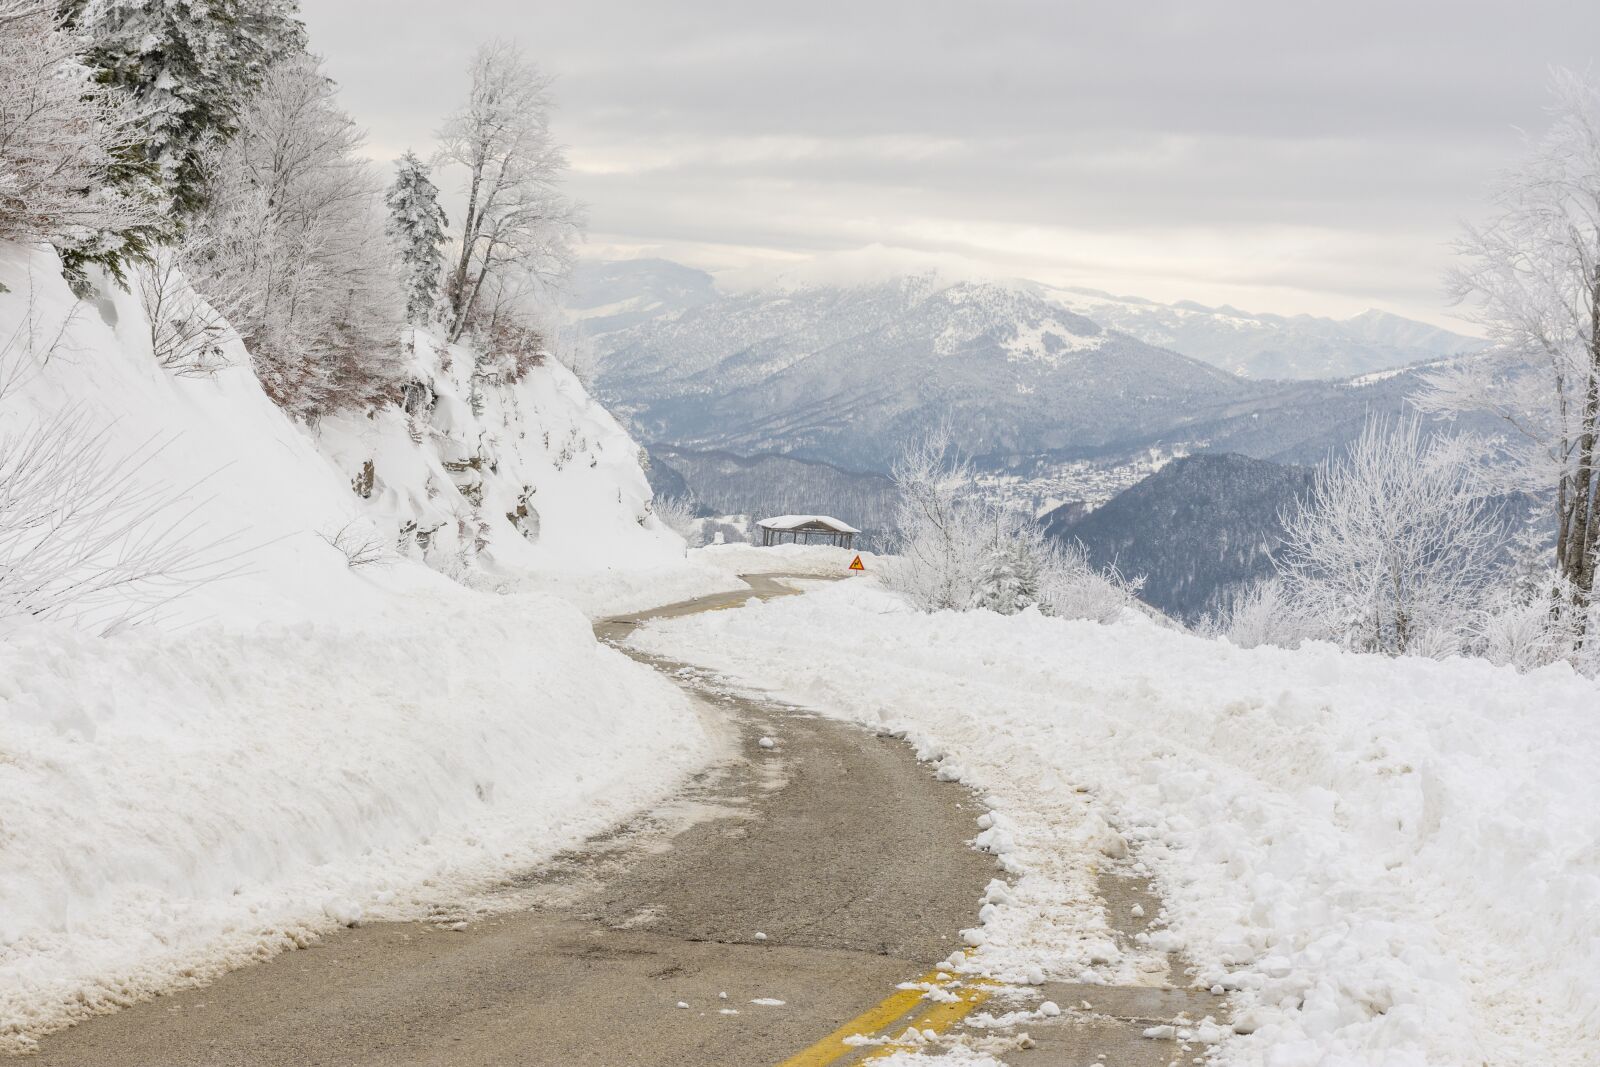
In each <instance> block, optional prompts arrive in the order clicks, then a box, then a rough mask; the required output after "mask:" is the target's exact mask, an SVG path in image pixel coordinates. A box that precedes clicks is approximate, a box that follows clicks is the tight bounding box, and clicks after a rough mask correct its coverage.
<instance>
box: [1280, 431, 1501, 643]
mask: <svg viewBox="0 0 1600 1067" xmlns="http://www.w3.org/2000/svg"><path fill="white" fill-rule="evenodd" d="M1479 456H1480V448H1479V446H1478V445H1477V444H1476V443H1475V442H1472V441H1469V440H1468V439H1466V438H1462V437H1444V436H1435V437H1432V438H1427V437H1425V435H1424V434H1423V432H1422V428H1421V424H1420V420H1418V419H1417V418H1415V417H1412V418H1408V419H1405V420H1402V421H1401V422H1400V423H1399V424H1398V425H1389V424H1386V423H1384V422H1382V421H1373V422H1371V423H1369V424H1368V425H1367V426H1366V428H1365V429H1364V430H1363V431H1362V434H1361V437H1360V438H1359V439H1358V440H1357V441H1356V442H1355V444H1354V445H1352V446H1351V448H1350V449H1349V451H1348V452H1347V453H1346V454H1345V456H1344V457H1343V458H1340V459H1337V460H1332V461H1330V462H1328V463H1327V464H1325V465H1324V466H1323V467H1322V468H1321V469H1320V470H1319V471H1318V472H1317V478H1316V481H1315V482H1314V483H1313V486H1312V490H1311V494H1310V496H1309V498H1308V499H1306V500H1304V501H1301V502H1300V503H1299V504H1298V506H1297V507H1296V508H1295V510H1294V511H1292V512H1291V513H1290V514H1288V515H1285V516H1284V520H1283V521H1284V550H1283V556H1282V558H1281V559H1280V560H1279V561H1278V562H1279V565H1280V569H1281V573H1282V575H1283V579H1284V583H1285V586H1286V587H1287V590H1288V594H1289V598H1290V600H1291V601H1292V602H1293V603H1294V604H1295V606H1296V609H1297V611H1299V612H1300V613H1302V614H1303V615H1304V616H1305V617H1306V618H1307V619H1310V620H1314V622H1315V624H1316V625H1318V626H1320V627H1321V628H1322V629H1323V631H1324V632H1325V633H1327V634H1328V636H1331V637H1335V638H1337V639H1339V640H1342V641H1343V642H1344V643H1345V644H1347V645H1348V646H1350V647H1352V648H1357V649H1360V650H1363V651H1370V652H1387V653H1390V654H1403V653H1406V652H1408V651H1413V652H1414V651H1416V650H1417V644H1418V642H1419V641H1422V640H1427V641H1430V642H1432V641H1436V639H1437V637H1438V635H1440V634H1453V633H1459V632H1460V631H1461V630H1462V628H1463V627H1464V626H1465V625H1466V624H1467V622H1468V620H1469V617H1470V616H1471V613H1472V612H1473V610H1474V609H1475V608H1476V606H1477V603H1478V599H1479V597H1480V596H1481V594H1482V593H1483V591H1484V589H1485V587H1486V586H1487V585H1488V584H1489V582H1490V581H1491V579H1492V578H1493V577H1494V574H1495V560H1496V555H1497V550H1498V548H1499V547H1500V545H1501V544H1502V542H1503V540H1504V531H1503V528H1502V524H1501V522H1500V521H1499V518H1498V516H1497V515H1496V514H1495V512H1494V511H1493V509H1492V508H1490V507H1489V506H1488V504H1487V503H1486V500H1485V495H1484V481H1483V478H1482V471H1481V464H1480V462H1479Z"/></svg>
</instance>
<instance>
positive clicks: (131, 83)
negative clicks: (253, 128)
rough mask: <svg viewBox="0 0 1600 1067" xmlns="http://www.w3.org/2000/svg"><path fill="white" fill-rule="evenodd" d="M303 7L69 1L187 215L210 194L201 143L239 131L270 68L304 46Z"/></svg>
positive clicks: (92, 64)
mask: <svg viewBox="0 0 1600 1067" xmlns="http://www.w3.org/2000/svg"><path fill="white" fill-rule="evenodd" d="M297 8H298V2H297V0H63V2H62V5H61V15H62V18H63V21H64V22H65V24H66V25H67V26H68V27H69V28H71V29H72V30H75V31H76V32H77V33H78V34H79V35H80V37H81V38H82V39H83V41H84V46H85V49H84V55H83V62H84V63H85V64H86V65H87V66H88V67H89V68H90V69H91V70H92V71H93V72H94V76H95V80H96V81H98V82H99V83H101V84H102V85H107V86H111V87H114V88H116V89H120V90H122V91H123V92H125V93H127V94H128V95H129V96H130V97H131V98H132V99H133V100H135V101H136V102H137V104H138V106H139V108H140V110H141V112H142V113H143V114H144V116H145V123H146V126H147V130H146V138H145V146H144V154H145V156H146V157H147V159H148V160H149V162H151V163H153V164H154V165H155V167H156V168H157V169H158V172H159V175H160V180H161V184H162V186H163V188H164V189H165V191H166V193H167V195H168V196H169V197H170V198H171V200H172V202H173V204H174V206H175V207H176V208H177V210H178V213H179V215H180V216H186V215H188V214H190V213H192V212H193V211H195V210H196V209H197V208H199V207H200V206H201V204H202V203H203V202H204V197H205V192H204V190H205V182H204V168H203V165H202V154H203V152H204V151H205V150H206V148H207V147H208V146H209V145H211V144H213V143H214V142H216V141H218V140H225V139H227V138H228V137H229V136H231V135H232V133H233V132H234V129H235V125H236V122H237V118H238V114H239V109H240V108H241V107H243V106H244V103H245V102H246V100H247V99H248V98H249V96H250V94H251V92H252V90H254V89H255V88H256V86H258V85H259V84H260V83H261V78H262V76H263V74H265V72H266V70H267V68H268V67H270V66H271V65H272V64H273V63H274V62H276V61H277V60H279V59H282V58H283V57H284V56H286V55H290V54H292V53H295V52H299V51H303V50H304V48H305V42H306V37H305V27H304V26H303V25H301V23H300V22H299V20H298V19H296V18H295V12H296V10H297Z"/></svg>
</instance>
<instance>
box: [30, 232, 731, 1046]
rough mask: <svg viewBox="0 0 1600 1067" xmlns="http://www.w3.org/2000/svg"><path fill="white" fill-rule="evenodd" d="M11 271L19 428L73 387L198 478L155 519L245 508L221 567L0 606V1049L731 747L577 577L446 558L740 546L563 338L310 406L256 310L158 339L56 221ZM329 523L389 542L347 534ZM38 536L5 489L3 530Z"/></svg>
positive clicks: (605, 556) (440, 878) (151, 476)
mask: <svg viewBox="0 0 1600 1067" xmlns="http://www.w3.org/2000/svg"><path fill="white" fill-rule="evenodd" d="M0 285H3V286H4V287H5V289H6V290H8V291H5V292H0V385H3V386H4V388H0V392H3V393H4V396H3V397H0V438H3V439H4V441H5V443H4V444H3V445H0V449H4V450H5V454H7V455H17V454H19V453H17V452H16V451H14V449H15V448H16V442H17V441H19V440H22V439H24V438H25V437H26V436H27V435H29V434H30V433H32V432H33V431H34V429H35V428H37V427H39V426H41V425H52V424H54V425H59V424H60V422H61V420H63V419H74V418H75V419H76V420H77V424H78V425H80V426H81V427H82V428H83V431H82V432H83V434H84V435H87V436H88V437H92V435H94V434H103V435H105V448H104V453H103V456H104V457H113V458H114V457H133V462H132V463H131V464H130V465H128V466H127V467H124V468H119V469H118V471H117V478H118V480H119V483H120V480H121V479H124V478H125V479H126V480H127V484H128V485H130V486H132V487H133V489H134V491H135V495H136V496H137V495H140V494H145V493H146V492H148V493H150V494H155V495H157V496H159V495H160V494H162V493H175V494H176V495H177V496H178V497H179V498H180V499H179V500H177V501H176V502H175V505H174V509H169V510H170V515H169V514H168V513H163V516H162V518H164V519H165V518H169V517H172V516H175V517H176V519H175V521H176V526H177V528H178V529H179V530H181V531H182V534H183V537H184V538H185V539H186V540H185V543H186V544H190V543H192V544H193V545H195V546H203V545H205V544H208V543H210V542H212V541H215V540H217V539H226V543H225V544H224V545H222V546H220V547H219V548H217V549H215V550H208V549H205V548H200V547H197V550H196V551H197V555H198V556H199V557H200V559H199V562H200V563H201V564H203V566H202V568H201V569H202V572H203V575H204V576H205V577H208V578H210V579H211V580H210V581H209V582H207V583H205V584H203V585H201V586H199V587H198V588H193V589H190V590H189V591H188V593H187V595H185V596H183V597H181V598H179V599H177V600H174V601H171V602H170V603H164V604H162V605H160V606H159V609H158V610H157V611H155V612H154V613H153V614H149V615H146V616H142V617H141V619H140V622H141V625H140V626H139V627H137V628H134V629H126V628H123V629H122V630H120V631H118V632H112V633H110V634H109V635H108V636H98V635H100V634H101V633H102V631H103V630H105V623H106V622H107V621H108V620H111V619H115V618H116V617H117V605H116V603H114V602H111V601H108V600H105V599H102V601H101V602H99V603H96V604H94V605H92V606H91V607H92V610H89V609H85V610H82V611H78V612H74V613H69V614H68V615H66V616H65V617H62V618H56V619H43V620H41V619H40V618H37V617H32V616H27V615H18V614H16V613H15V612H3V611H0V1050H3V1049H7V1048H12V1049H14V1048H25V1047H27V1046H28V1045H29V1044H30V1042H31V1041H32V1039H33V1038H34V1037H36V1036H37V1035H38V1034H40V1033H43V1032H46V1031H47V1030H49V1029H50V1028H52V1027H54V1026H57V1025H60V1024H62V1023H64V1022H67V1021H70V1020H71V1019H73V1018H76V1017H80V1016H81V1015H83V1014H85V1013H88V1012H92V1011H94V1010H96V1009H100V1008H104V1007H105V1006H109V1005H113V1004H116V1003H118V1002H122V1001H125V1000H126V999H128V998H130V997H136V996H139V995H141V994H146V993H149V992H151V991H153V990H155V989H159V988H161V987H163V986H165V985H169V984H171V983H174V982H183V981H191V980H198V979H203V978H205V977H207V976H208V975H210V974H213V973H215V972H216V971H217V970H218V969H220V968H223V967H226V966H229V965H232V964H235V963H238V962H242V961H245V960H248V959H250V958H252V957H255V956H259V955H261V954H270V953H271V952H275V951H277V950H278V949H280V948H282V947H285V946H287V945H292V944H296V943H303V942H304V941H305V940H306V939H307V938H310V937H312V936H315V934H316V933H317V932H318V931H321V930H326V929H331V928H333V927H334V926H336V925H338V924H340V923H345V922H349V921H352V920H354V919H356V918H357V917H358V916H360V915H361V914H363V913H365V914H367V915H373V914H417V913H419V912H421V911H425V910H426V908H427V907H428V906H431V905H443V904H448V903H449V902H450V901H452V900H459V899H460V897H461V895H462V894H463V893H465V892H467V891H468V890H469V889H470V888H471V887H473V886H475V885H481V884H483V883H484V882H486V881H488V880H492V879H493V878H495V877H496V876H498V875H500V874H503V873H505V872H507V871H510V870H514V869H520V868H524V867H526V866H527V865H529V864H531V863H533V862H535V861H537V860H538V859H540V858H541V857H543V856H546V855H548V854H550V853H551V852H553V851H555V850H557V849H559V848H561V847H564V846H566V845H570V844H572V843H574V842H576V841H578V840H580V839H581V838H582V837H584V836H585V835H587V834H590V833H593V832H595V831H597V830H599V829H600V828H602V827H603V826H605V825H607V824H609V823H611V822H614V821H616V820H618V819H620V818H623V817H625V816H626V815H627V814H628V813H630V812H631V811H633V810H636V809H638V808H640V807H643V806H646V805H648V804H650V803H652V802H654V801H655V800H657V799H658V798H659V797H661V796H662V795H664V794H665V793H667V792H669V791H670V790H672V789H673V788H674V787H675V786H676V784H677V783H678V782H679V781H680V780H681V779H682V777H683V776H685V775H686V774H688V773H690V772H691V771H693V770H694V769H696V768H697V767H699V766H700V765H702V764H703V763H704V761H705V760H706V759H708V758H710V756H711V755H712V754H713V753H714V751H715V749H716V745H717V742H718V738H717V737H716V736H715V735H714V734H713V732H712V730H711V729H710V728H709V727H708V725H707V724H706V723H705V722H704V721H702V719H701V718H700V716H699V714H698V712H697V711H696V709H695V707H694V706H693V705H692V704H691V703H690V702H689V701H688V700H687V699H686V698H685V697H683V696H682V694H681V693H680V692H679V691H678V690H677V689H676V688H675V687H673V686H672V685H671V684H670V683H668V682H666V681H665V680H663V679H661V678H659V677H658V676H656V675H655V674H654V673H653V672H651V671H649V670H647V669H646V668H643V667H640V666H638V665H636V664H634V663H632V662H631V661H629V660H627V659H626V658H625V657H623V656H621V655H620V654H618V653H615V652H613V651H611V650H609V649H605V648H603V647H600V646H598V645H596V643H595V642H594V639H593V636H592V633H591V631H590V628H589V620H588V619H587V618H585V617H584V615H583V614H582V613H580V611H578V610H576V609H575V608H574V607H573V606H571V605H570V604H568V603H566V602H563V601H560V600H556V599H553V598H549V597H545V596H538V595H531V594H525V593H522V594H513V595H505V596H498V595H493V594H489V593H485V592H474V591H472V590H470V589H468V588H466V587H464V586H463V585H462V584H458V583H457V582H454V581H451V580H449V578H447V577H445V576H444V575H445V574H450V575H453V576H455V577H458V578H461V579H463V580H465V581H467V582H470V583H472V584H474V585H479V584H481V585H488V586H493V585H497V584H504V583H507V582H513V581H515V580H516V579H517V578H518V577H519V576H524V575H527V574H530V573H537V572H541V571H543V572H548V573H559V574H561V575H564V576H566V577H567V578H568V580H570V581H572V582H574V583H575V588H578V589H580V590H581V589H585V588H588V586H585V585H584V581H585V580H587V581H589V582H590V584H591V585H593V584H595V583H599V585H601V586H603V585H604V584H605V583H606V582H614V581H615V579H614V576H613V572H626V573H635V572H639V573H651V574H658V575H659V574H676V573H678V572H681V571H687V573H688V577H687V578H686V579H682V580H684V583H685V585H686V587H688V588H690V589H691V590H692V591H698V590H699V588H701V587H703V586H704V585H706V584H707V583H712V584H715V583H716V582H722V583H727V582H729V581H730V580H731V579H730V577H729V575H727V573H726V572H724V571H720V570H717V569H715V568H705V567H701V568H698V569H696V568H687V567H686V565H685V563H684V560H683V555H684V550H683V543H682V541H681V540H680V539H679V538H677V537H676V536H675V535H673V534H672V533H670V532H669V531H667V530H666V529H665V528H664V527H663V526H662V525H661V524H660V522H659V521H658V520H656V519H655V518H654V516H652V515H651V514H650V512H649V507H648V498H649V490H648V487H647V485H646V482H645V479H644V476H643V474H642V472H641V471H640V469H639V466H638V461H637V456H638V450H637V447H636V446H635V445H634V444H633V442H632V441H630V440H629V439H628V437H627V435H626V434H625V433H623V431H622V430H621V429H620V428H619V427H618V426H617V424H616V422H615V421H614V420H613V419H611V417H610V416H609V415H608V414H607V413H606V412H605V411H604V410H602V409H601V408H600V407H599V406H598V405H596V404H595V403H594V402H593V401H592V400H590V399H589V398H588V396H587V395H585V394H584V392H583V390H582V388H581V387H580V386H579V385H578V383H577V382H576V380H575V379H573V377H572V376H571V375H570V374H569V373H567V371H566V370H564V369H563V368H561V367H559V366H556V365H554V364H546V365H544V366H539V367H534V368H532V369H531V370H530V371H529V373H528V374H527V376H526V377H524V378H523V379H521V380H520V381H517V382H515V383H508V382H499V381H497V379H495V377H494V376H493V374H492V373H490V374H485V373H483V368H477V372H476V373H475V372H474V368H475V363H474V357H473V354H472V353H471V352H470V350H467V349H462V348H455V349H451V350H449V351H448V352H441V351H439V349H438V348H437V346H435V345H433V344H432V343H431V342H430V341H429V339H428V338H426V337H424V338H422V339H421V342H420V344H419V345H418V348H417V356H416V360H415V365H414V367H413V374H414V375H415V377H416V385H417V386H418V388H417V389H416V390H414V391H413V392H415V393H416V394H417V396H416V399H417V403H416V404H414V405H413V406H412V408H411V410H410V411H409V412H402V411H400V410H397V409H391V410H388V411H385V412H383V413H381V414H379V415H377V416H375V417H372V418H341V419H330V420H327V421H325V422H324V423H323V424H322V425H321V426H320V427H318V428H317V430H316V431H315V432H312V431H309V430H307V429H306V428H304V427H301V426H297V425H295V424H293V423H291V422H290V421H289V420H287V419H286V418H285V417H284V416H283V415H282V413H281V412H280V411H279V410H278V409H277V408H276V407H275V406H274V405H273V404H272V403H271V401H270V400H268V398H267V397H266V396H265V395H264V394H263V392H262V391H261V389H260V387H259V386H258V384H257V382H256V380H255V377H254V375H253V374H252V373H251V371H250V367H249V354H248V353H247V352H245V351H244V350H243V349H242V347H241V346H239V345H238V344H237V343H232V344H227V345H224V354H225V356H226V358H227V360H228V362H229V363H230V364H231V365H230V366H228V367H226V368H224V369H222V370H221V371H220V372H219V373H217V374H216V375H215V377H210V378H204V377H202V378H181V377H177V376H175V375H173V374H172V373H171V372H169V371H167V370H164V369H163V368H161V367H160V366H158V365H157V363H156V360H155V359H154V358H153V356H152V351H151V346H150V328H149V322H148V319H147V318H146V317H145V314H144V311H143V309H142V306H141V304H140V302H139V300H138V299H137V298H136V297H135V296H134V295H132V294H130V293H129V292H126V291H123V290H120V289H118V288H117V287H115V286H114V285H110V284H105V285H102V286H101V287H100V290H99V292H97V293H96V294H94V296H93V297H92V298H91V299H88V300H84V301H80V300H77V299H76V298H75V297H74V296H73V295H72V294H71V293H70V291H69V290H68V289H67V287H66V285H65V284H64V283H63V282H62V280H61V277H60V269H59V264H58V263H57V262H56V260H55V257H54V256H53V254H51V253H49V252H46V251H43V250H32V249H24V248H20V247H17V246H14V245H13V246H0ZM191 299H192V298H191ZM447 364H448V365H447ZM74 432H75V433H76V432H77V431H74ZM84 439H85V438H84V437H82V436H80V437H72V436H70V435H69V439H68V440H69V443H71V442H72V441H82V440H84ZM69 458H75V459H77V460H79V462H77V463H75V464H73V466H74V467H75V468H82V467H89V468H93V467H94V465H95V464H96V463H100V462H103V461H104V460H103V459H97V458H95V455H94V454H93V450H92V449H90V448H88V447H87V446H85V447H84V449H83V451H82V453H81V455H79V456H75V457H69ZM89 473H90V474H92V473H93V470H92V469H91V470H90V471H89ZM0 519H3V516H0ZM341 534H343V535H345V537H346V538H347V540H346V542H345V543H346V547H348V545H349V543H350V542H349V541H348V538H349V537H354V538H357V539H358V543H361V544H365V545H370V546H371V547H373V548H374V549H375V550H376V551H378V553H379V554H380V555H381V556H382V557H384V558H383V559H381V560H380V561H379V562H376V563H373V564H370V565H365V566H360V567H352V566H351V565H350V564H349V562H348V561H347V556H346V551H345V550H343V549H341V548H340V547H336V546H335V545H334V544H331V543H330V542H331V541H339V540H340V539H341ZM27 536H29V535H28V534H27V533H26V532H19V531H17V530H15V529H14V528H8V527H6V526H5V525H4V522H3V521H0V564H3V562H4V560H5V559H6V558H8V557H7V556H6V553H7V552H11V553H13V555H12V556H10V557H9V558H16V557H15V555H14V553H15V551H16V549H17V546H18V545H19V544H20V543H22V542H21V541H19V540H18V539H19V538H24V539H25V538H26V537H27ZM213 557H214V558H213ZM424 563H426V564H427V566H424V565H423V564H424ZM441 572H444V573H441ZM575 576H576V577H575ZM582 576H588V578H587V579H584V578H583V577H582ZM113 599H114V598H113ZM598 599H600V600H603V599H604V597H599V598H598Z"/></svg>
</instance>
